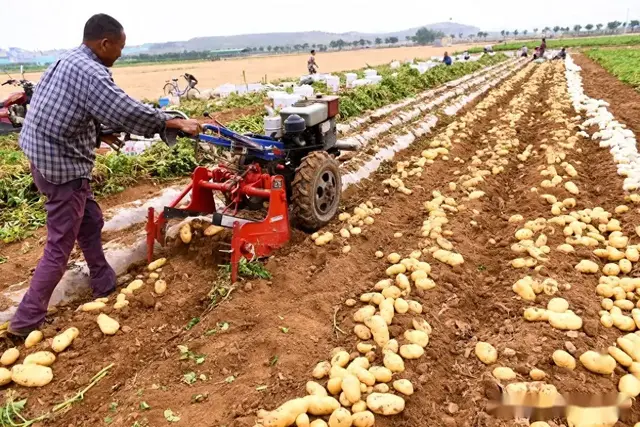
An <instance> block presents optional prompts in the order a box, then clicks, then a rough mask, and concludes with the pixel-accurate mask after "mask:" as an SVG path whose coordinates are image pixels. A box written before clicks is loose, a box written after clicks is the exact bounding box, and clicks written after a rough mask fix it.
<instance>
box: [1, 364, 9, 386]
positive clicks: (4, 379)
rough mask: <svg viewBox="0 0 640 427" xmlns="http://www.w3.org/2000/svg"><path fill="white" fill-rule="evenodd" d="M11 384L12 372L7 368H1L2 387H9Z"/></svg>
mask: <svg viewBox="0 0 640 427" xmlns="http://www.w3.org/2000/svg"><path fill="white" fill-rule="evenodd" d="M10 382H11V371H10V370H8V369H7V368H0V386H3V385H7V384H9V383H10Z"/></svg>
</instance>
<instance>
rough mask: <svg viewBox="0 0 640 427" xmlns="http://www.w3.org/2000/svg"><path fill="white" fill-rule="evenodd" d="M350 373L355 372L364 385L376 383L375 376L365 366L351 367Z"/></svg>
mask: <svg viewBox="0 0 640 427" xmlns="http://www.w3.org/2000/svg"><path fill="white" fill-rule="evenodd" d="M351 373H353V374H355V376H356V377H358V380H359V381H360V382H361V383H362V384H364V385H365V386H373V385H375V383H376V377H375V376H374V375H373V374H372V373H371V372H369V371H368V370H367V368H363V367H360V366H355V367H353V368H351Z"/></svg>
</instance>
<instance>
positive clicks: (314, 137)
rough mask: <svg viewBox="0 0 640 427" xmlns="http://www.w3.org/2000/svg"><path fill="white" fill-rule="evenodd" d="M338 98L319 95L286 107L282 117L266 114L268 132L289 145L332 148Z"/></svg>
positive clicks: (334, 140)
mask: <svg viewBox="0 0 640 427" xmlns="http://www.w3.org/2000/svg"><path fill="white" fill-rule="evenodd" d="M338 107H339V98H338V97H337V96H324V95H322V96H318V97H315V98H311V99H307V100H301V101H298V102H297V103H296V104H294V105H292V106H291V107H286V108H283V109H282V110H281V111H280V116H279V117H266V118H265V133H266V135H267V136H274V137H277V138H278V139H280V140H282V141H283V142H284V143H285V145H286V146H288V147H292V148H295V147H299V148H306V149H309V150H318V149H323V150H329V149H331V148H334V147H335V145H336V141H337V133H336V116H337V115H338Z"/></svg>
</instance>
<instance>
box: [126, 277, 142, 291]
mask: <svg viewBox="0 0 640 427" xmlns="http://www.w3.org/2000/svg"><path fill="white" fill-rule="evenodd" d="M142 286H144V282H143V281H142V280H140V279H136V280H134V281H133V282H131V283H129V284H128V285H127V287H126V289H127V290H128V291H131V292H133V291H137V290H138V289H140V288H141V287H142Z"/></svg>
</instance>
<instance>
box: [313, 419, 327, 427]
mask: <svg viewBox="0 0 640 427" xmlns="http://www.w3.org/2000/svg"><path fill="white" fill-rule="evenodd" d="M309 427H329V425H328V424H327V422H326V421H325V420H323V419H322V418H318V419H317V420H314V421H313V422H312V423H311V424H309Z"/></svg>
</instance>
